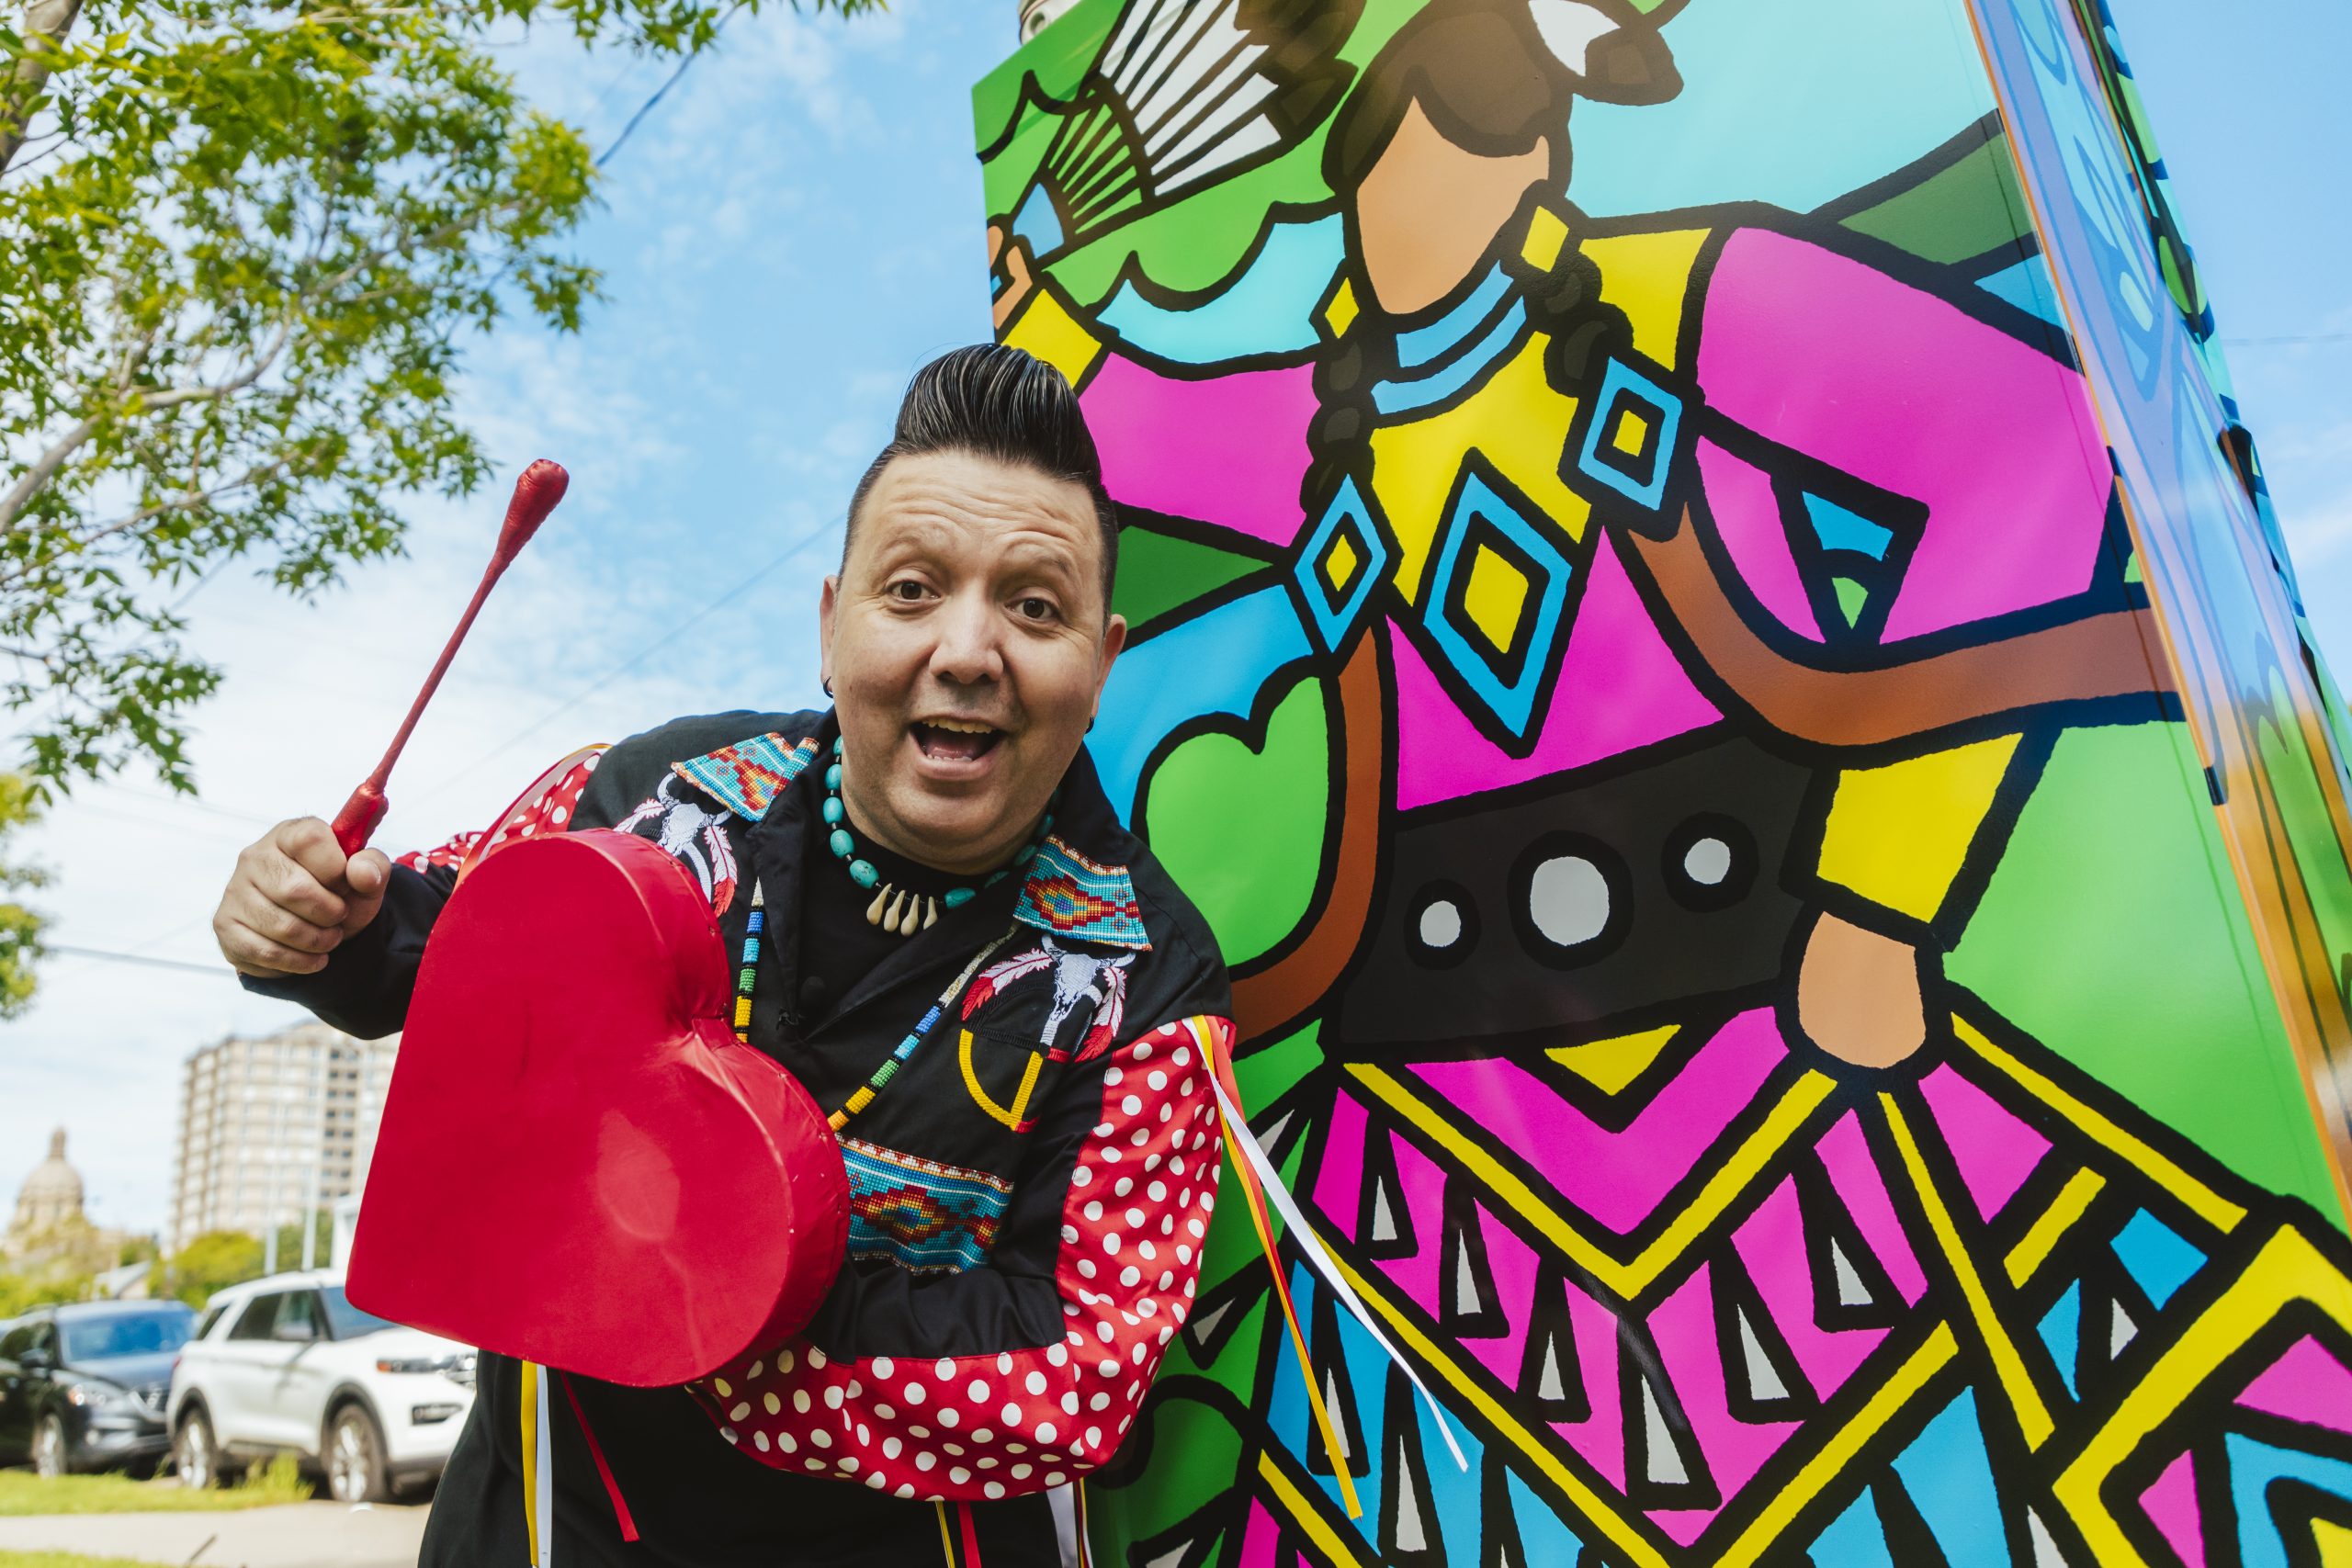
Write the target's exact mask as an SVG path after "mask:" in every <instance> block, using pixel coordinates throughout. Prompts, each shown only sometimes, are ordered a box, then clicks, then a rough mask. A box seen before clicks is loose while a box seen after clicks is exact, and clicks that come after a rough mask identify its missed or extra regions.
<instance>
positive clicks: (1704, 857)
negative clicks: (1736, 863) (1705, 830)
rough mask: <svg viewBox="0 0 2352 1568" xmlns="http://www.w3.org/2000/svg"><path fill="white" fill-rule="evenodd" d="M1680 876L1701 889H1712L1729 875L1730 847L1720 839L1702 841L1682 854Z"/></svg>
mask: <svg viewBox="0 0 2352 1568" xmlns="http://www.w3.org/2000/svg"><path fill="white" fill-rule="evenodd" d="M1682 874H1683V875H1685V876H1687V877H1689V878H1690V879H1691V881H1693V882H1695V883H1697V884H1698V885H1699V886H1702V887H1714V886H1719V885H1721V883H1722V882H1723V879H1724V877H1726V876H1729V875H1730V874H1731V846H1730V845H1729V844H1726V843H1724V841H1723V840H1721V839H1712V838H1710V839H1702V840H1699V841H1698V842H1697V843H1695V844H1692V845H1691V847H1690V848H1689V849H1687V850H1685V851H1683V852H1682Z"/></svg>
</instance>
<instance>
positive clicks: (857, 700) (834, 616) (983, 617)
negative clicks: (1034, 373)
mask: <svg viewBox="0 0 2352 1568" xmlns="http://www.w3.org/2000/svg"><path fill="white" fill-rule="evenodd" d="M1102 551H1103V541H1102V537H1101V535H1100V533H1099V531H1098V529H1097V525H1096V524H1095V520H1094V506H1093V502H1091V499H1090V498H1089V497H1088V495H1087V493H1086V491H1085V490H1084V489H1083V488H1082V487H1080V486H1079V485H1077V484H1073V483H1071V482H1070V481H1069V480H1067V479H1048V478H1046V476H1045V475H1043V474H1040V473H1037V472H1035V470H1034V469H1030V468H1022V467H1019V466H1017V465H1015V464H1012V463H1005V462H1001V461H999V460H997V459H995V458H992V457H976V456H973V455H971V454H969V453H963V452H939V453H929V454H925V455H922V456H920V457H899V458H897V459H895V460H894V461H892V462H891V463H890V465H889V466H888V468H884V469H883V471H882V476H881V478H880V479H876V481H875V484H874V488H873V489H872V490H871V491H868V492H867V493H866V497H865V507H864V509H863V510H862V511H861V512H860V513H859V514H858V518H857V527H856V531H855V533H854V536H853V537H852V542H851V546H850V551H849V557H848V558H847V559H846V560H844V561H843V562H842V570H841V573H840V575H839V576H837V577H831V578H828V579H826V581H825V592H824V597H823V600H822V601H821V603H820V606H819V615H818V619H819V624H820V635H821V636H822V637H823V640H824V671H825V676H826V679H827V680H828V681H830V682H831V684H832V688H833V700H834V703H835V704H836V705H837V706H838V708H839V710H840V714H841V726H842V752H843V761H844V763H845V764H846V765H845V766H844V767H843V769H842V797H843V800H844V802H845V803H846V804H847V806H848V807H849V813H850V819H851V825H852V826H853V828H854V829H859V830H861V831H863V832H864V833H865V834H866V835H868V836H870V837H872V838H874V839H876V840H879V841H880V842H881V843H882V844H883V846H884V847H885V848H888V849H890V850H893V851H896V852H899V853H900V854H903V855H907V856H910V857H911V858H913V859H915V860H918V861H921V862H922V863H924V864H926V865H931V866H935V867H937V868H939V869H940V870H943V871H949V872H959V873H972V872H978V871H983V870H986V869H988V868H989V867H991V866H995V865H997V864H1000V863H1002V862H1003V861H1004V860H1005V859H1006V857H1008V856H1009V855H1011V854H1012V852H1014V851H1015V850H1016V849H1018V848H1019V847H1020V846H1021V844H1022V842H1023V840H1024V839H1025V838H1026V837H1027V835H1028V833H1029V830H1030V829H1031V828H1032V827H1033V826H1034V825H1035V822H1036V820H1037V818H1038V816H1039V814H1040V813H1042V812H1043V811H1044V810H1045V809H1046V800H1047V798H1048V797H1049V796H1050V795H1052V794H1053V792H1054V789H1055V787H1056V786H1057V784H1060V782H1061V776H1062V772H1063V770H1064V769H1066V768H1068V767H1069V761H1070V759H1071V758H1072V757H1074V756H1075V755H1077V753H1078V748H1079V744H1080V741H1081V740H1082V739H1084V737H1085V734H1086V727H1087V726H1088V724H1090V723H1091V722H1092V720H1093V717H1094V710H1095V705H1096V704H1097V702H1098V701H1099V700H1100V698H1101V696H1102V694H1103V681H1104V679H1105V678H1106V677H1108V676H1109V674H1110V672H1111V661H1112V660H1114V659H1115V658H1117V657H1118V653H1119V649H1120V647H1121V646H1122V645H1123V644H1124V643H1125V640H1126V632H1127V627H1126V622H1125V620H1123V619H1122V618H1120V617H1119V616H1116V615H1110V614H1109V606H1108V605H1106V604H1104V603H1103V587H1102V565H1103V554H1102Z"/></svg>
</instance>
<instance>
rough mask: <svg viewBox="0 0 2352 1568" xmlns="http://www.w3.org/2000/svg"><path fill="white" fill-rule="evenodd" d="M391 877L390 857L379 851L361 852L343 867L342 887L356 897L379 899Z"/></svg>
mask: <svg viewBox="0 0 2352 1568" xmlns="http://www.w3.org/2000/svg"><path fill="white" fill-rule="evenodd" d="M391 875H392V862H391V857H390V856H389V855H387V854H385V853H384V852H383V851H381V850H362V851H360V852H358V853H357V854H356V855H354V856H352V857H351V861H350V863H349V864H348V865H346V866H345V869H344V874H343V885H344V886H345V887H348V888H350V889H351V891H352V893H353V894H354V896H356V897H360V898H371V899H372V898H379V897H382V896H383V892H384V885H385V884H386V883H388V882H390V880H391Z"/></svg>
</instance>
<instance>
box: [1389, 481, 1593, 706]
mask: <svg viewBox="0 0 2352 1568" xmlns="http://www.w3.org/2000/svg"><path fill="white" fill-rule="evenodd" d="M1488 551H1491V552H1493V553H1494V554H1496V555H1498V556H1499V557H1501V558H1502V560H1501V565H1502V566H1503V568H1504V569H1505V570H1507V571H1509V572H1510V574H1511V575H1512V576H1514V577H1516V578H1518V579H1521V580H1522V581H1524V582H1525V584H1526V588H1525V592H1524V596H1523V598H1522V599H1521V602H1520V604H1519V605H1518V611H1517V615H1516V619H1515V624H1514V625H1513V626H1512V627H1511V629H1510V633H1509V635H1508V636H1507V637H1503V638H1501V639H1500V641H1499V642H1498V639H1497V637H1495V636H1493V635H1492V628H1490V627H1488V626H1482V625H1480V624H1479V623H1478V622H1477V620H1476V617H1475V615H1474V607H1473V605H1472V604H1471V603H1470V589H1471V585H1472V583H1473V582H1474V581H1475V573H1476V570H1477V565H1478V557H1479V555H1480V553H1482V552H1488ZM1575 576H1576V568H1575V566H1574V565H1573V564H1572V563H1571V562H1570V561H1569V560H1568V558H1567V557H1566V556H1565V555H1563V554H1562V553H1561V552H1560V547H1559V546H1558V545H1556V544H1555V543H1554V542H1553V538H1552V533H1551V530H1550V529H1548V528H1544V527H1539V526H1538V525H1536V524H1535V523H1534V522H1533V521H1532V520H1531V519H1530V518H1529V517H1528V516H1527V514H1526V513H1524V512H1522V511H1521V509H1520V507H1519V506H1518V505H1517V504H1516V503H1515V502H1511V501H1510V500H1508V499H1507V498H1505V497H1504V495H1503V494H1502V492H1501V491H1498V490H1497V489H1496V488H1495V487H1494V486H1493V485H1492V484H1490V483H1488V482H1487V479H1486V477H1485V476H1483V475H1482V474H1480V473H1479V472H1478V471H1477V470H1476V468H1464V470H1463V473H1462V482H1461V488H1460V489H1459V490H1458V491H1456V492H1455V494H1454V499H1453V510H1452V511H1451V512H1450V513H1447V515H1446V520H1445V532H1444V534H1443V536H1442V537H1441V538H1440V539H1439V541H1438V555H1437V564H1436V566H1435V567H1434V568H1433V569H1432V570H1431V571H1430V585H1429V592H1428V594H1427V596H1426V597H1425V598H1424V599H1423V600H1422V602H1421V624H1422V626H1425V627H1426V628H1427V629H1428V631H1429V635H1430V641H1431V642H1433V643H1435V644H1436V645H1437V649H1438V651H1439V653H1440V654H1441V655H1442V656H1443V659H1444V661H1445V665H1446V667H1447V669H1449V670H1450V671H1452V672H1453V674H1454V675H1455V676H1457V677H1459V678H1460V681H1461V683H1462V684H1463V685H1464V686H1466V687H1468V688H1469V690H1470V692H1471V693H1472V694H1474V695H1475V696H1476V698H1477V699H1478V701H1479V702H1480V703H1481V704H1482V705H1484V706H1485V707H1486V708H1487V711H1488V712H1489V713H1491V714H1492V715H1493V716H1494V718H1495V721H1496V723H1498V724H1499V725H1500V726H1501V727H1502V728H1503V729H1504V730H1505V731H1507V732H1508V733H1509V734H1510V737H1511V738H1512V739H1517V740H1523V739H1526V738H1527V733H1528V730H1529V728H1531V727H1532V725H1533V723H1534V720H1535V698H1536V694H1538V693H1539V692H1541V691H1542V690H1543V688H1544V677H1545V676H1546V675H1547V674H1548V673H1550V671H1551V668H1552V663H1553V660H1554V656H1555V654H1556V653H1557V651H1558V649H1557V642H1558V639H1559V637H1560V634H1561V628H1562V623H1563V621H1564V620H1565V618H1566V616H1565V614H1564V612H1565V611H1566V608H1567V603H1568V588H1569V585H1570V584H1571V582H1572V581H1574V579H1575Z"/></svg>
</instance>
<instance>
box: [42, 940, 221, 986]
mask: <svg viewBox="0 0 2352 1568" xmlns="http://www.w3.org/2000/svg"><path fill="white" fill-rule="evenodd" d="M41 951H42V952H43V953H56V954H58V955H59V956H61V957H64V958H96V959H100V960H103V961H104V962H106V963H108V964H145V965H147V966H148V967H149V968H151V969H185V970H187V971H189V972H190V973H192V974H197V975H210V976H214V977H215V978H218V979H234V978H236V974H237V972H236V971H235V970H233V969H232V968H230V967H229V965H228V964H226V963H225V962H223V963H220V964H191V963H189V962H188V961H187V960H186V959H184V958H150V957H148V956H147V955H146V954H144V953H116V952H114V951H113V950H111V949H109V948H104V947H69V946H67V945H66V944H65V943H63V942H43V943H41Z"/></svg>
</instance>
